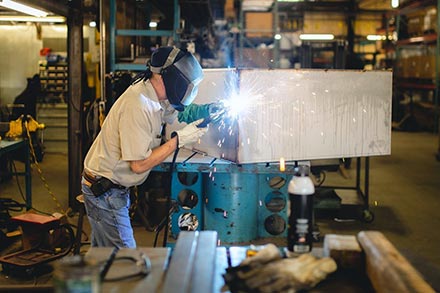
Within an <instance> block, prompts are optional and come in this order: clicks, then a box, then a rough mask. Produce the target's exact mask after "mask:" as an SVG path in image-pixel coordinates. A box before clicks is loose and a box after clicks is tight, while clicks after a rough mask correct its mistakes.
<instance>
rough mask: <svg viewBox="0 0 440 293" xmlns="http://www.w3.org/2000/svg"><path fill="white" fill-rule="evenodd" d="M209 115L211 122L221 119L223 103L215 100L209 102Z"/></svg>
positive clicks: (223, 111) (223, 108)
mask: <svg viewBox="0 0 440 293" xmlns="http://www.w3.org/2000/svg"><path fill="white" fill-rule="evenodd" d="M208 110H209V117H211V119H212V122H214V123H215V122H218V121H220V120H221V119H222V117H223V115H224V114H225V112H226V109H225V105H224V104H223V103H222V102H216V103H211V104H209V108H208Z"/></svg>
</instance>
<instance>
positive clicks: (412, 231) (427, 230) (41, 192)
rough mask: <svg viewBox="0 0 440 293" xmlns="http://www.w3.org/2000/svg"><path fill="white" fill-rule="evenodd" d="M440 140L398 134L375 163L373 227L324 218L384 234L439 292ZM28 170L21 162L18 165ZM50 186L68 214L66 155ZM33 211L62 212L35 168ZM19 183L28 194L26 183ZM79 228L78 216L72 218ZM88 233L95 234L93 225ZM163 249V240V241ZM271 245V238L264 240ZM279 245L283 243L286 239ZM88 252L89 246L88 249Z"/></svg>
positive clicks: (347, 230) (12, 184) (8, 193)
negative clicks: (388, 151)
mask: <svg viewBox="0 0 440 293" xmlns="http://www.w3.org/2000/svg"><path fill="white" fill-rule="evenodd" d="M438 147H439V136H438V135H435V134H431V133H423V132H417V133H410V132H393V133H392V154H391V155H390V156H381V157H372V158H371V159H370V200H369V203H370V210H371V211H372V212H373V213H374V214H375V220H374V221H373V222H372V223H363V222H361V221H358V220H356V221H344V222H340V221H335V220H334V219H318V220H317V223H318V225H319V228H320V232H321V235H325V234H328V233H336V234H352V235H355V234H356V233H358V232H359V231H362V230H378V231H381V232H382V233H384V234H385V236H386V237H387V238H388V239H389V240H390V241H391V242H392V243H393V244H394V245H395V246H396V247H397V249H399V251H401V252H402V254H404V255H405V256H407V257H408V259H409V260H410V261H411V262H412V263H413V265H414V266H415V267H416V268H417V269H418V270H419V271H420V272H421V273H422V274H423V275H424V276H425V277H426V278H427V279H428V280H429V281H430V282H431V284H432V285H433V286H435V288H437V289H439V288H440V286H439V284H438V282H439V281H437V280H439V278H438V276H439V274H440V233H438V232H437V229H436V227H440V192H439V190H440V162H438V161H437V160H436V154H437V150H438ZM354 163H355V160H353V163H352V165H351V168H350V169H348V170H347V174H348V178H345V177H344V176H342V175H341V173H340V172H330V173H328V174H327V179H326V182H325V183H326V185H336V186H340V185H345V184H349V183H350V182H353V180H354V178H355V164H354ZM16 164H17V168H22V164H21V163H16ZM40 167H41V170H42V172H43V175H44V177H45V179H46V181H47V186H49V187H50V190H51V191H52V192H53V193H54V194H55V196H56V198H57V199H58V200H59V202H60V204H61V206H62V207H63V208H64V209H67V196H68V175H67V167H68V166H67V155H66V154H46V155H45V157H44V159H43V162H41V163H40ZM32 176H33V177H32V180H33V182H32V193H33V199H32V200H33V207H34V208H35V209H37V210H40V211H44V212H48V213H53V212H60V210H59V209H58V208H57V205H56V203H55V202H54V201H53V200H52V197H51V196H50V195H49V191H48V190H47V188H46V187H45V184H44V183H43V181H42V180H41V179H40V175H39V172H38V171H37V168H36V167H35V166H34V167H33V171H32ZM18 181H19V182H20V185H21V186H22V188H23V189H24V184H23V179H22V178H19V179H18ZM0 196H1V197H2V198H13V199H16V200H18V201H21V202H22V199H21V197H20V191H19V188H18V186H17V182H16V180H15V179H14V180H10V181H9V182H6V183H1V184H0ZM69 221H70V222H72V223H74V224H76V216H74V217H72V218H70V219H69ZM85 230H86V233H88V232H89V228H88V224H87V221H86V223H85ZM135 237H136V240H137V244H138V246H153V240H154V234H153V233H152V232H148V231H146V230H145V229H144V228H143V227H139V226H137V227H135ZM159 239H160V241H159V245H160V244H161V243H162V237H160V238H159ZM263 241H264V242H266V241H267V242H270V241H272V240H271V239H264V240H263ZM273 241H275V242H278V243H280V241H281V244H283V243H284V242H283V241H284V239H281V240H280V239H274V240H273ZM83 250H87V246H84V247H83Z"/></svg>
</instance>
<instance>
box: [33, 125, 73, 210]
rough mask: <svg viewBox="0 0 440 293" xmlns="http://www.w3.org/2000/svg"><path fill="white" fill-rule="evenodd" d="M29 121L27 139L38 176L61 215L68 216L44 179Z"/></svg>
mask: <svg viewBox="0 0 440 293" xmlns="http://www.w3.org/2000/svg"><path fill="white" fill-rule="evenodd" d="M27 126H28V125H27V121H25V129H26V134H27V138H28V142H29V147H30V150H31V155H32V158H33V161H34V165H35V166H36V167H37V171H38V174H39V175H40V179H41V181H42V182H43V184H44V187H45V188H46V189H47V191H48V192H49V195H50V196H51V197H52V200H53V201H54V202H55V204H56V206H57V207H58V209H59V210H60V211H61V213H62V214H63V215H66V214H67V212H66V211H65V210H64V209H63V208H62V207H61V203H60V202H59V201H58V199H57V198H56V196H55V194H54V193H53V192H52V189H51V188H50V186H49V184H48V183H47V180H46V178H45V177H44V174H43V171H42V170H41V168H40V164H39V163H38V161H37V156H36V154H35V150H34V146H33V145H32V138H31V134H30V132H29V127H27Z"/></svg>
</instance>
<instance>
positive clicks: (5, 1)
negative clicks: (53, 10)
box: [0, 0, 49, 17]
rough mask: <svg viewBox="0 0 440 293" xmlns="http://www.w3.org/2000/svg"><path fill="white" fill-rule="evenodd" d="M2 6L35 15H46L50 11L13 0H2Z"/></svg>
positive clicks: (0, 3)
mask: <svg viewBox="0 0 440 293" xmlns="http://www.w3.org/2000/svg"><path fill="white" fill-rule="evenodd" d="M0 6H3V7H6V8H9V9H12V10H15V11H19V12H22V13H26V14H29V15H33V16H35V17H46V16H47V15H48V14H49V13H47V12H46V11H43V10H40V9H36V8H33V7H30V6H27V5H24V4H20V3H17V2H14V1H11V0H3V1H1V2H0Z"/></svg>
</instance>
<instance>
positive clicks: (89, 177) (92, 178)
mask: <svg viewBox="0 0 440 293" xmlns="http://www.w3.org/2000/svg"><path fill="white" fill-rule="evenodd" d="M83 177H84V179H86V180H87V181H88V182H89V183H90V185H92V184H95V183H96V182H97V181H98V180H100V179H104V180H108V181H110V182H111V180H110V179H107V178H105V177H101V176H99V177H97V176H94V175H93V174H91V173H89V172H87V171H85V170H84V171H83ZM111 184H112V186H111V187H112V188H117V189H127V188H128V187H125V186H122V185H119V184H115V183H113V182H111Z"/></svg>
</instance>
